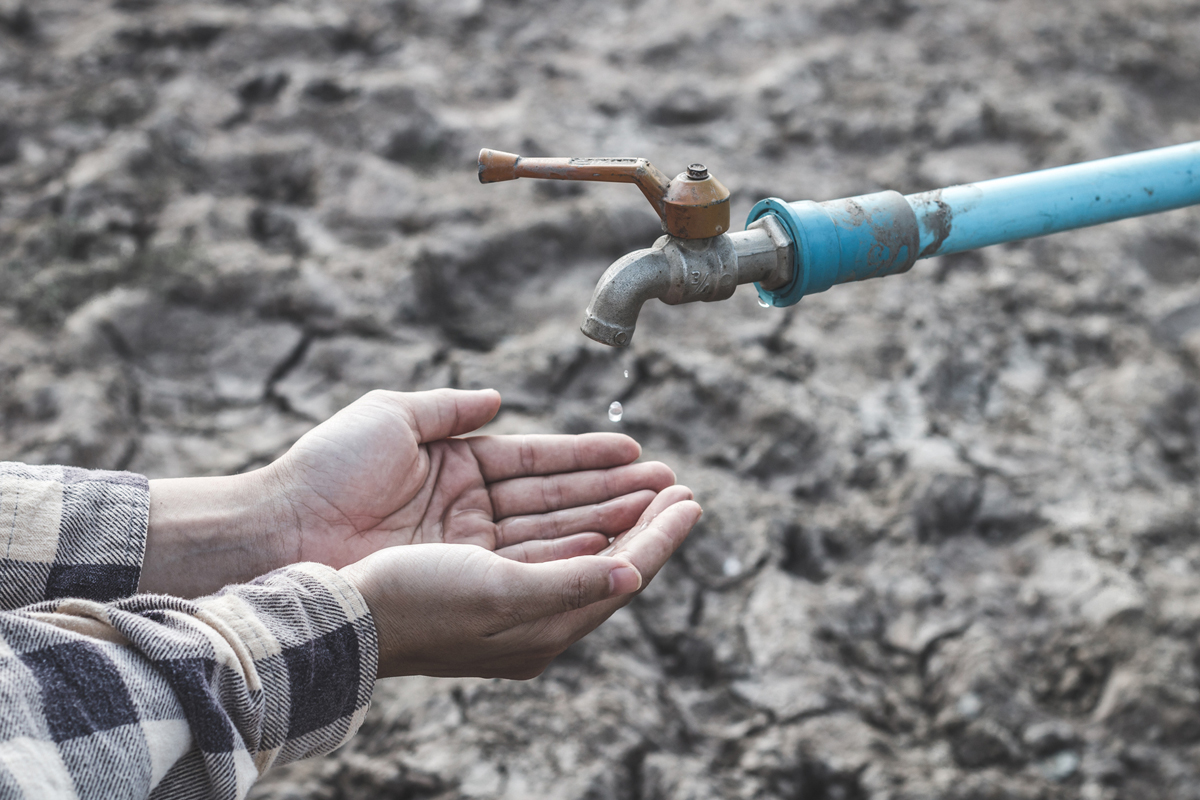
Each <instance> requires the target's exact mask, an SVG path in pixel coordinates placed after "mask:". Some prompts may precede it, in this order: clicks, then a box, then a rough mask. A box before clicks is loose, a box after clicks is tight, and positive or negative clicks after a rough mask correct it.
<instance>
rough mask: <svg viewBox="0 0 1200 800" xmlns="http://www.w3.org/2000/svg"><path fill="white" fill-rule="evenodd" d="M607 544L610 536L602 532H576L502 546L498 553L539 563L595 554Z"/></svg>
mask: <svg viewBox="0 0 1200 800" xmlns="http://www.w3.org/2000/svg"><path fill="white" fill-rule="evenodd" d="M607 546H608V537H607V536H605V535H604V534H602V533H576V534H573V535H571V536H564V537H563V538H561V539H539V540H535V541H531V542H521V543H520V544H514V545H509V546H508V547H501V548H500V549H499V550H497V551H496V555H498V556H504V557H505V558H508V559H512V560H513V561H524V562H525V563H526V564H539V563H542V562H545V561H558V560H559V559H563V558H575V557H576V556H594V555H596V553H599V552H600V551H601V550H603V549H604V548H605V547H607Z"/></svg>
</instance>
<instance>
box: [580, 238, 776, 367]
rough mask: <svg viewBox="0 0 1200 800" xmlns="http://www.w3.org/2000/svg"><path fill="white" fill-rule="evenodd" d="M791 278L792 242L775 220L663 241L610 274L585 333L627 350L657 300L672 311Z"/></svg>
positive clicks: (594, 302) (606, 275)
mask: <svg viewBox="0 0 1200 800" xmlns="http://www.w3.org/2000/svg"><path fill="white" fill-rule="evenodd" d="M791 276H792V243H791V239H790V238H789V237H788V236H787V232H786V231H784V230H783V227H782V226H781V225H780V224H779V222H778V221H777V220H776V219H775V218H774V217H765V218H763V219H762V220H759V221H756V222H755V223H754V224H753V225H752V226H751V227H750V228H748V229H747V230H745V231H740V232H738V233H729V234H722V235H720V236H712V237H709V238H707V239H681V238H677V237H675V236H662V237H660V238H659V240H658V241H657V242H655V243H654V246H653V247H651V248H649V249H646V250H637V251H634V252H632V253H629V254H628V255H626V256H623V257H622V258H620V259H618V260H617V261H616V262H614V263H613V265H612V266H610V267H609V268H608V269H607V270H605V272H604V275H602V276H601V278H600V282H599V283H597V284H596V290H595V292H593V293H592V301H591V303H589V304H588V307H587V313H586V314H585V316H584V320H583V325H581V326H580V329H581V330H582V331H583V333H584V334H585V335H586V336H588V337H589V338H591V339H594V340H596V341H597V342H600V343H601V344H606V345H609V346H611V347H628V346H629V344H630V342H632V341H633V331H634V328H635V327H636V326H637V318H638V313H639V312H640V311H641V310H642V304H643V303H645V302H646V301H647V300H649V299H650V298H652V297H657V298H658V299H660V300H662V301H663V302H664V303H667V304H668V305H678V304H680V303H694V302H696V301H697V300H699V301H702V302H706V303H708V302H713V301H715V300H724V299H726V298H728V297H730V296H731V295H732V294H733V292H734V290H735V289H737V286H738V284H739V283H753V282H759V283H761V284H764V285H768V286H783V285H785V284H787V283H788V282H789V281H790V280H791Z"/></svg>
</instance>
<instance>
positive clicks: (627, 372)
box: [625, 370, 629, 378]
mask: <svg viewBox="0 0 1200 800" xmlns="http://www.w3.org/2000/svg"><path fill="white" fill-rule="evenodd" d="M625 377H626V378H628V377H629V370H625Z"/></svg>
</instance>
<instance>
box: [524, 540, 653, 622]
mask: <svg viewBox="0 0 1200 800" xmlns="http://www.w3.org/2000/svg"><path fill="white" fill-rule="evenodd" d="M516 566H518V567H519V570H518V573H519V574H520V575H521V576H522V578H521V579H520V580H518V581H516V582H514V585H513V589H514V591H516V592H518V593H519V596H520V598H521V599H520V601H519V604H518V612H517V613H518V616H519V617H520V618H521V622H530V621H532V620H535V619H541V618H542V617H551V616H554V615H555V614H562V613H564V612H567V611H574V610H575V609H577V608H583V607H584V606H589V605H591V604H592V603H598V602H600V601H601V600H607V599H608V598H610V597H616V596H618V595H623V594H630V593H632V592H636V591H637V590H638V589H640V588H642V575H641V573H640V572H638V571H637V569H636V568H635V567H634V566H633V565H632V564H630V563H629V562H628V561H625V560H623V559H619V558H608V557H605V556H579V557H576V558H567V559H563V560H561V561H547V562H544V563H541V564H516Z"/></svg>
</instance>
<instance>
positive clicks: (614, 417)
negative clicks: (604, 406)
mask: <svg viewBox="0 0 1200 800" xmlns="http://www.w3.org/2000/svg"><path fill="white" fill-rule="evenodd" d="M624 413H625V409H623V408H621V404H620V403H618V402H617V401H616V400H613V402H612V405H611V406H609V407H608V418H609V420H611V421H612V422H620V421H621V415H622V414H624Z"/></svg>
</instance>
